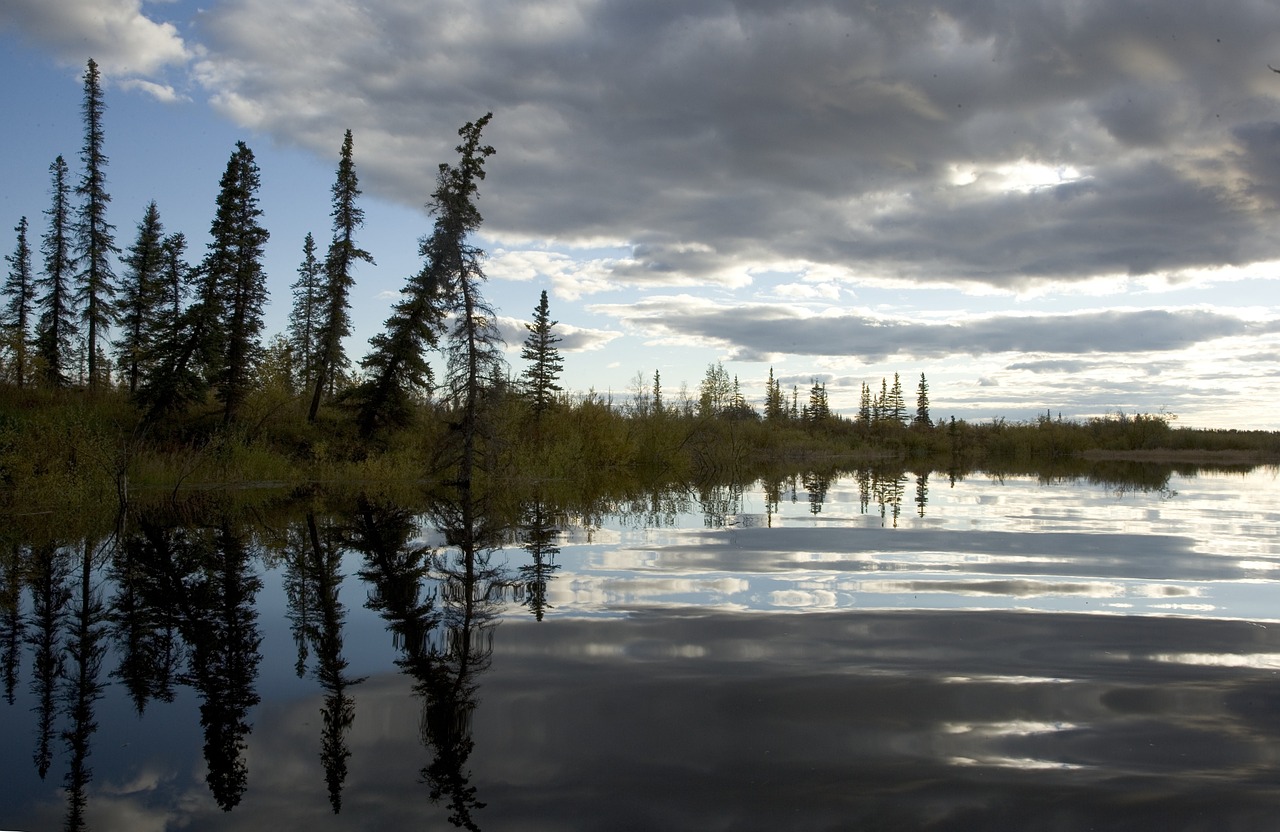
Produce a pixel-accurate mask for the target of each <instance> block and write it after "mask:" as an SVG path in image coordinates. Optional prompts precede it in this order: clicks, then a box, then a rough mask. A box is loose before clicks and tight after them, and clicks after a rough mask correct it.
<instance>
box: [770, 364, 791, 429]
mask: <svg viewBox="0 0 1280 832" xmlns="http://www.w3.org/2000/svg"><path fill="white" fill-rule="evenodd" d="M786 410H787V405H786V402H784V401H783V400H782V385H781V384H780V383H779V382H778V380H777V379H775V378H774V377H773V368H772V367H770V368H769V380H768V381H767V382H765V387H764V418H765V419H766V420H768V421H770V422H780V421H782V420H783V419H784V418H786V415H787V414H786Z"/></svg>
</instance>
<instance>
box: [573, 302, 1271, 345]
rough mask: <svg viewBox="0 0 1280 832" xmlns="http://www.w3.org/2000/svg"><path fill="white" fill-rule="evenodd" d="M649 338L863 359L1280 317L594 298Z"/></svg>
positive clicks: (1183, 332) (1205, 334)
mask: <svg viewBox="0 0 1280 832" xmlns="http://www.w3.org/2000/svg"><path fill="white" fill-rule="evenodd" d="M592 310H593V311H595V312H599V313H604V314H609V315H613V316H615V317H617V318H618V319H619V320H621V321H622V322H623V323H625V324H627V325H629V326H632V327H635V328H636V329H638V330H641V331H643V332H645V333H647V334H649V335H650V336H652V337H671V338H678V339H681V340H683V341H685V342H687V343H701V344H704V345H716V346H721V347H726V348H728V349H730V350H733V351H734V352H735V353H736V354H737V356H738V357H739V358H741V357H743V356H750V357H751V358H752V359H755V358H757V357H762V356H768V355H827V356H850V357H856V358H859V359H861V360H863V361H866V362H872V361H879V360H882V359H885V358H888V357H890V356H895V355H904V356H915V357H920V358H939V357H945V356H948V355H955V354H964V355H989V354H998V353H1005V352H1025V353H1057V354H1070V355H1085V354H1096V353H1117V354H1131V353H1143V352H1163V351H1171V350H1180V349H1186V348H1188V347H1191V346H1194V345H1196V344H1199V343H1202V342H1205V341H1212V340H1215V339H1219V338H1227V337H1232V336H1244V335H1252V334H1260V333H1264V332H1275V331H1277V330H1280V322H1278V321H1270V322H1263V323H1259V322H1251V321H1246V320H1243V319H1241V318H1238V317H1235V316H1233V315H1227V314H1224V313H1220V312H1211V311H1206V310H1199V309H1190V310H1161V309H1134V310H1110V311H1097V312H1080V313H1074V314H1067V315H996V316H988V317H982V318H972V319H968V320H964V321H961V322H958V323H949V324H936V323H918V322H913V321H908V320H898V319H891V318H881V317H875V316H873V315H871V314H869V313H859V312H846V311H842V310H831V311H829V312H827V313H823V314H813V313H811V312H807V311H803V310H800V309H793V308H786V307H779V306H774V305H762V304H752V305H738V306H724V305H722V304H716V303H713V302H709V301H703V300H700V299H697V298H694V297H691V296H687V295H682V296H677V297H660V298H650V299H648V300H644V301H641V302H639V303H635V304H629V305H626V306H614V305H604V304H600V305H595V306H593V307H592Z"/></svg>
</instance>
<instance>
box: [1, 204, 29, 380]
mask: <svg viewBox="0 0 1280 832" xmlns="http://www.w3.org/2000/svg"><path fill="white" fill-rule="evenodd" d="M13 230H14V231H15V232H16V233H17V235H18V241H17V244H16V245H15V246H14V249H13V254H10V255H6V256H5V258H4V259H5V262H6V263H8V264H9V276H8V278H7V279H6V280H5V283H4V293H5V295H7V296H8V301H7V302H6V303H5V306H4V320H3V322H0V326H2V327H3V329H4V334H5V341H6V346H7V347H8V349H9V352H10V354H11V355H12V356H13V372H12V373H11V374H10V375H11V376H12V378H13V380H14V381H15V382H16V383H17V385H18V386H19V387H22V386H23V385H24V384H26V381H27V378H28V377H29V375H30V361H29V360H28V357H27V356H28V352H29V350H28V347H29V346H30V333H31V322H32V320H33V318H34V316H35V290H36V287H35V275H34V274H33V273H32V271H31V246H30V245H29V244H28V243H27V218H26V217H23V218H22V219H21V220H20V221H19V222H18V225H17V226H16V227H15V228H14V229H13Z"/></svg>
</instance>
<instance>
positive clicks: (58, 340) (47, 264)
mask: <svg viewBox="0 0 1280 832" xmlns="http://www.w3.org/2000/svg"><path fill="white" fill-rule="evenodd" d="M49 172H50V173H51V174H52V175H53V185H52V193H53V204H52V205H51V206H50V207H49V210H48V211H45V212H44V213H45V216H47V217H48V218H49V230H48V231H47V232H45V234H44V236H43V237H41V241H40V251H41V253H43V254H44V270H43V277H41V278H39V279H38V280H37V281H36V286H37V287H38V290H39V299H38V304H39V307H40V320H39V322H38V323H37V324H36V354H37V355H38V356H39V357H40V359H41V362H42V364H43V365H44V367H43V370H44V377H45V381H46V382H48V383H49V384H51V385H53V386H55V387H62V386H64V385H66V384H67V382H68V381H69V379H68V377H67V368H68V366H69V365H70V363H71V344H72V341H73V339H74V338H75V337H76V335H77V334H78V330H77V327H76V318H75V301H74V298H73V295H72V290H71V279H72V272H73V271H74V269H75V265H74V263H73V262H72V259H71V245H72V237H73V233H74V229H73V227H72V222H71V185H70V183H69V182H68V181H67V163H66V161H65V160H64V159H63V158H62V157H61V156H59V157H58V158H56V159H54V160H53V163H52V164H51V165H49Z"/></svg>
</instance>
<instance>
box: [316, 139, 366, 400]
mask: <svg viewBox="0 0 1280 832" xmlns="http://www.w3.org/2000/svg"><path fill="white" fill-rule="evenodd" d="M359 196H360V185H359V181H358V180H357V178H356V166H355V161H354V159H353V158H352V140H351V131H350V130H348V131H347V132H346V135H345V136H344V137H343V140H342V151H341V156H340V158H339V160H338V176H337V181H336V182H334V184H333V211H332V212H331V216H332V217H333V242H331V243H330V244H329V254H328V256H327V257H325V261H324V275H325V291H324V295H323V305H322V306H321V317H320V329H319V333H318V334H319V350H318V351H317V354H316V357H317V359H318V360H317V362H316V378H315V382H314V387H315V389H314V391H313V392H312V394H311V408H310V409H309V410H308V411H307V421H309V422H314V421H315V419H316V413H317V412H318V411H319V409H320V398H321V396H323V395H324V391H325V389H326V388H328V389H329V391H330V394H331V395H332V393H333V387H334V381H335V379H336V377H337V374H338V373H339V372H341V371H342V370H344V369H345V368H346V367H347V365H348V364H349V363H350V362H349V361H348V360H347V354H346V352H345V351H344V350H343V348H342V339H343V338H345V337H346V336H348V335H350V334H351V315H350V313H349V312H348V311H347V310H348V309H350V307H351V304H350V303H348V302H347V295H348V294H350V292H351V287H352V285H354V283H355V278H354V277H353V276H352V274H351V272H352V270H353V269H354V268H355V265H356V263H358V262H360V261H364V262H366V263H372V262H373V255H371V254H369V252H367V251H365V250H364V249H362V248H360V247H359V246H357V245H356V241H355V235H356V231H357V230H358V229H359V228H360V226H362V225H364V210H363V209H362V208H360V207H359V206H358V205H356V199H357V198H358V197H359Z"/></svg>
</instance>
